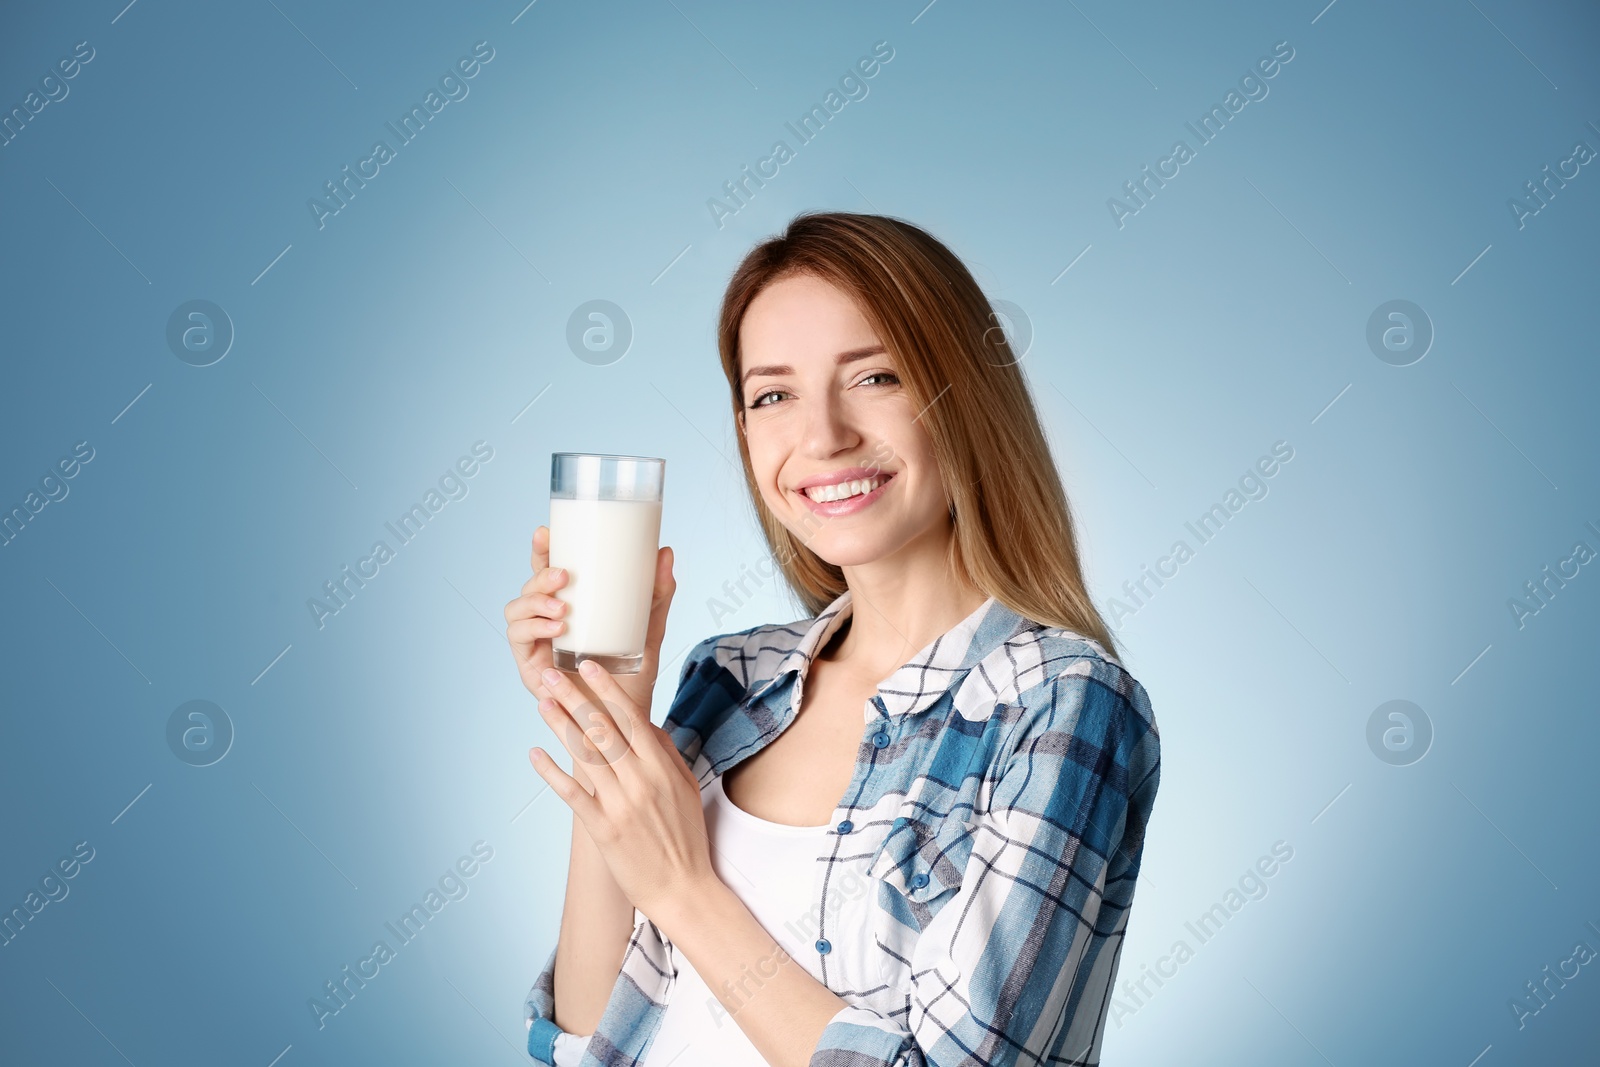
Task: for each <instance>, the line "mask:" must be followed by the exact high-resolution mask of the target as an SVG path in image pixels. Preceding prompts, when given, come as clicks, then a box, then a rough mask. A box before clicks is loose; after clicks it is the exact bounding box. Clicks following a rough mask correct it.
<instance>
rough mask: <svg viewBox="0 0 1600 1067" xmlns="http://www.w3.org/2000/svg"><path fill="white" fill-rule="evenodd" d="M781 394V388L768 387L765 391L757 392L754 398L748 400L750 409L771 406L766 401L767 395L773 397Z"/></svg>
mask: <svg viewBox="0 0 1600 1067" xmlns="http://www.w3.org/2000/svg"><path fill="white" fill-rule="evenodd" d="M783 395H784V392H783V390H782V389H768V390H766V391H765V392H762V393H757V394H756V398H755V399H754V400H752V401H750V407H751V408H752V409H754V408H764V407H771V406H772V405H771V404H768V403H767V398H768V397H773V396H783Z"/></svg>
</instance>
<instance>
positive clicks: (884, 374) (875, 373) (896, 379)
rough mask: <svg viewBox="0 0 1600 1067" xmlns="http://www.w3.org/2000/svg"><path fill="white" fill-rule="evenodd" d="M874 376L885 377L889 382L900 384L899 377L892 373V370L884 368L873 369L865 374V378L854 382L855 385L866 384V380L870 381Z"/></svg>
mask: <svg viewBox="0 0 1600 1067" xmlns="http://www.w3.org/2000/svg"><path fill="white" fill-rule="evenodd" d="M874 378H887V379H889V382H891V383H893V384H895V385H899V384H900V379H899V377H898V376H897V375H895V374H893V373H892V372H890V371H886V370H879V371H873V372H872V373H871V374H869V375H867V376H866V377H865V378H863V379H861V380H860V381H859V382H857V383H856V384H857V385H866V384H867V383H868V382H870V381H872V379H874Z"/></svg>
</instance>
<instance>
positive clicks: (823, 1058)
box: [810, 657, 1160, 1067]
mask: <svg viewBox="0 0 1600 1067" xmlns="http://www.w3.org/2000/svg"><path fill="white" fill-rule="evenodd" d="M1022 704H1023V705H1024V706H1023V710H1022V714H1021V715H1020V717H1019V718H1018V720H1017V722H1016V724H1015V727H1014V729H1013V731H1012V738H1013V740H1011V741H1009V742H1008V743H1007V744H1006V745H1005V746H1004V748H1005V754H1004V755H1003V756H1002V757H1001V758H1000V762H999V763H998V764H997V770H996V772H994V773H995V777H994V779H993V784H992V789H991V790H990V792H989V802H988V804H987V805H982V804H980V805H979V808H980V810H978V811H977V812H976V813H975V814H974V816H973V819H972V824H973V828H974V829H973V834H974V836H973V839H972V850H971V852H970V854H969V858H968V860H967V863H966V865H965V869H964V871H963V874H962V881H961V885H960V887H959V889H958V890H957V891H956V893H955V895H954V896H953V897H952V898H951V899H950V900H948V901H946V902H945V903H944V905H943V906H942V908H940V910H939V911H938V912H937V913H936V914H934V916H933V918H932V919H931V920H930V921H929V923H928V925H927V926H926V928H925V929H923V930H922V932H921V934H920V935H919V937H918V939H917V941H916V944H915V947H914V948H913V950H912V954H911V959H910V968H909V971H910V978H909V991H908V993H907V1003H906V1010H905V1011H904V1012H897V1013H895V1016H894V1017H893V1018H889V1017H886V1016H884V1015H880V1014H878V1013H876V1012H874V1011H871V1010H869V1009H867V1008H864V1007H860V1006H850V1007H846V1008H844V1009H842V1010H840V1011H839V1012H838V1013H837V1014H836V1015H834V1017H833V1018H832V1019H831V1020H830V1021H829V1022H828V1024H827V1026H826V1027H825V1028H824V1030H823V1032H822V1036H821V1039H820V1040H819V1042H818V1044H817V1047H816V1049H815V1050H814V1051H813V1053H812V1056H811V1060H810V1067H954V1065H956V1064H962V1065H969V1067H970V1065H972V1064H984V1065H986V1067H1011V1065H1013V1064H1020V1065H1030V1067H1031V1065H1033V1064H1039V1063H1061V1064H1068V1063H1070V1064H1077V1065H1093V1064H1097V1063H1098V1062H1099V1056H1100V1041H1101V1036H1102V1034H1103V1030H1104V1023H1105V1018H1106V1012H1107V1008H1108V1006H1109V1004H1110V994H1111V985H1112V981H1113V980H1114V978H1115V972H1116V965H1117V958H1118V956H1119V955H1120V953H1121V945H1122V937H1123V933H1124V930H1125V928H1126V924H1127V917H1128V909H1129V907H1130V905H1131V904H1132V901H1133V888H1134V882H1135V879H1136V878H1137V876H1138V873H1139V863H1140V856H1141V854H1142V851H1143V845H1144V834H1145V827H1146V822H1147V820H1148V818H1149V814H1150V809H1151V805H1152V803H1153V801H1154V799H1155V791H1156V785H1157V782H1158V779H1159V770H1160V754H1159V737H1158V734H1157V732H1156V727H1155V720H1154V716H1153V714H1152V712H1151V709H1150V704H1149V699H1148V697H1147V696H1146V694H1145V692H1144V689H1143V687H1142V686H1140V685H1139V683H1138V682H1137V681H1135V680H1134V679H1133V678H1132V677H1131V676H1130V675H1128V674H1127V673H1126V672H1125V671H1123V670H1122V668H1121V667H1120V666H1119V665H1117V664H1115V663H1112V662H1109V661H1106V660H1103V659H1099V658H1094V657H1085V658H1084V659H1082V660H1075V661H1073V662H1072V663H1071V664H1069V665H1068V666H1067V667H1066V669H1065V670H1063V671H1061V672H1060V673H1059V674H1057V675H1056V676H1055V677H1053V678H1051V679H1049V680H1048V681H1046V682H1044V683H1041V684H1040V686H1039V687H1037V689H1036V690H1034V691H1032V692H1030V693H1029V694H1027V695H1026V696H1025V697H1024V698H1023V700H1022ZM883 891H884V892H890V891H892V890H891V889H888V888H885V889H883Z"/></svg>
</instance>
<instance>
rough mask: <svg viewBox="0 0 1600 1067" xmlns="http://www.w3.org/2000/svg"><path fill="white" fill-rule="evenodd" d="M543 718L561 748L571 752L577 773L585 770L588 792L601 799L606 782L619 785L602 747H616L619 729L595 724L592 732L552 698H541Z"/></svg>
mask: <svg viewBox="0 0 1600 1067" xmlns="http://www.w3.org/2000/svg"><path fill="white" fill-rule="evenodd" d="M539 717H540V718H542V719H544V723H545V725H546V726H548V727H550V732H551V733H552V734H554V735H555V737H556V740H557V741H559V742H560V743H561V747H563V748H565V749H566V750H567V754H568V755H569V756H571V757H572V766H573V769H574V770H576V769H577V768H579V767H582V768H583V770H584V776H585V778H586V779H587V782H586V784H587V785H588V786H589V789H588V790H587V791H588V792H590V793H592V794H594V795H596V796H598V795H599V794H600V791H601V790H602V789H605V788H607V785H606V779H609V780H610V784H611V785H613V786H614V785H615V784H616V775H614V774H612V773H611V772H610V769H609V768H610V766H611V765H610V763H609V762H608V761H607V759H606V757H605V754H604V752H603V751H602V750H601V747H600V746H606V747H613V748H614V746H615V744H616V742H615V740H614V738H615V734H616V730H615V729H614V728H612V727H610V726H609V724H607V725H603V726H596V725H594V724H591V725H590V727H589V728H588V729H585V728H584V727H583V725H581V724H579V723H578V722H577V721H576V720H575V719H574V718H573V717H572V714H571V713H570V712H568V711H567V709H566V707H565V706H564V705H563V704H562V703H561V702H560V701H559V700H556V699H555V698H554V697H552V696H545V697H540V698H539Z"/></svg>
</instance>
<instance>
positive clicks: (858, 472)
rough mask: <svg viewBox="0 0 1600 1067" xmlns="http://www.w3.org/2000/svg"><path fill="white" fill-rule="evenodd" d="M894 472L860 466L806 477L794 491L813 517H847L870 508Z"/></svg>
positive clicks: (892, 479) (892, 478)
mask: <svg viewBox="0 0 1600 1067" xmlns="http://www.w3.org/2000/svg"><path fill="white" fill-rule="evenodd" d="M894 477H895V476H894V473H893V472H890V473H887V474H886V473H884V472H882V471H873V470H866V469H863V468H860V467H856V468H851V469H850V470H843V471H834V472H832V473H831V474H825V475H818V476H816V477H814V478H809V479H807V480H806V481H805V482H802V483H801V484H800V485H799V486H797V487H796V488H795V494H796V495H797V496H799V497H800V499H802V500H804V501H805V504H806V507H808V508H810V509H811V511H812V513H813V514H817V515H826V516H839V515H849V514H853V513H854V512H857V511H860V510H862V509H863V508H867V507H870V506H871V505H872V503H873V502H874V501H876V500H877V499H878V498H879V497H881V496H882V495H883V494H884V492H885V488H886V487H887V486H888V485H890V484H891V483H892V482H893V481H894Z"/></svg>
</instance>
